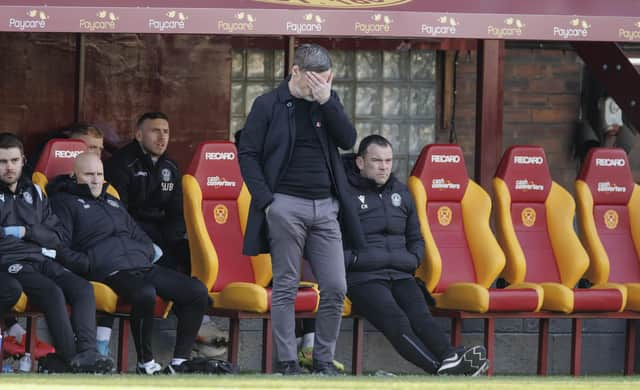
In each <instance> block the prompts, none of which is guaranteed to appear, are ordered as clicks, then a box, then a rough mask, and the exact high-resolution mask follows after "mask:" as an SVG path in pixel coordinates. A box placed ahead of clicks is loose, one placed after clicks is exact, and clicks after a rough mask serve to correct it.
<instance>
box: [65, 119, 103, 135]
mask: <svg viewBox="0 0 640 390" xmlns="http://www.w3.org/2000/svg"><path fill="white" fill-rule="evenodd" d="M68 131H69V136H70V137H71V138H74V136H77V135H90V136H92V137H95V138H104V134H103V133H102V130H100V129H99V128H97V127H95V126H92V125H90V124H87V123H82V122H80V123H74V124H73V125H71V126H70V127H69V129H68Z"/></svg>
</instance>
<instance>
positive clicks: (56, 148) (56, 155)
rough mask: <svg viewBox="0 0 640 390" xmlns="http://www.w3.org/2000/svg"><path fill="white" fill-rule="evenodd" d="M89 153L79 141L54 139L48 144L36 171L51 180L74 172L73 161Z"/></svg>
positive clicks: (82, 142) (85, 146)
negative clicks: (80, 155)
mask: <svg viewBox="0 0 640 390" xmlns="http://www.w3.org/2000/svg"><path fill="white" fill-rule="evenodd" d="M86 151H87V145H86V144H85V143H84V141H81V140H79V139H64V138H54V139H52V140H50V141H49V142H47V144H46V145H45V146H44V149H43V150H42V154H40V159H39V160H38V162H37V163H36V167H35V171H36V172H40V173H42V174H43V175H45V176H46V178H47V179H51V178H53V177H56V176H58V175H66V174H69V173H71V172H73V160H74V159H75V158H76V157H77V156H78V155H79V154H80V153H84V152H86Z"/></svg>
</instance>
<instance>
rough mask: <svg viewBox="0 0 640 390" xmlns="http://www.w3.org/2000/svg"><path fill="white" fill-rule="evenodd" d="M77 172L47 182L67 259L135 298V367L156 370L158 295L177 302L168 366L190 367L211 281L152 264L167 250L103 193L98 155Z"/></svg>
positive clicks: (87, 157)
mask: <svg viewBox="0 0 640 390" xmlns="http://www.w3.org/2000/svg"><path fill="white" fill-rule="evenodd" d="M73 171H74V173H73V174H72V176H64V175H63V176H58V177H57V178H56V179H55V180H54V181H53V182H51V183H50V184H49V185H48V186H47V192H48V193H49V194H50V196H51V203H52V206H53V209H54V212H55V213H56V214H57V215H58V217H59V218H60V221H61V225H62V229H61V232H60V233H61V235H62V238H63V241H64V242H65V244H67V245H68V247H69V249H66V250H65V253H64V256H63V258H64V259H66V263H65V264H64V265H65V266H66V267H67V268H68V269H70V270H72V271H73V272H75V273H77V274H79V275H82V276H84V277H86V278H87V279H89V280H95V281H99V282H103V283H105V284H107V285H108V286H109V287H111V288H112V289H113V290H114V291H115V292H116V293H117V294H118V295H119V296H121V297H123V298H124V299H125V300H126V301H128V302H130V303H131V304H132V311H131V316H132V320H131V328H132V333H133V339H134V342H135V345H136V351H137V353H138V365H137V372H138V373H140V374H156V373H159V372H160V371H161V369H162V367H161V366H160V364H158V363H156V362H155V360H154V359H153V352H152V350H151V336H152V330H153V312H154V306H155V302H156V295H158V296H160V297H161V298H163V299H165V300H171V301H173V302H174V304H175V313H176V315H177V317H178V328H177V331H176V334H177V335H176V344H175V349H174V354H173V356H174V358H173V359H172V360H171V362H169V364H167V366H166V368H165V370H164V372H165V373H167V374H174V373H176V372H183V371H185V370H184V369H183V367H187V365H184V366H183V365H182V363H184V362H185V361H186V360H187V359H189V357H190V354H191V349H192V347H193V343H194V340H195V338H196V335H197V333H198V328H199V327H200V323H201V322H202V316H203V314H204V312H205V310H206V308H207V307H208V293H207V289H206V287H205V286H204V285H203V284H202V283H201V282H200V281H198V280H197V279H193V278H190V277H188V276H186V275H184V274H181V273H178V272H176V271H174V270H171V269H168V268H164V267H161V266H157V265H154V264H153V262H154V261H156V260H157V259H158V258H160V257H161V256H162V252H161V250H160V248H159V247H157V246H156V245H155V244H154V243H153V242H152V241H151V239H150V238H149V236H147V234H146V233H145V232H144V231H143V230H142V229H141V228H140V227H139V226H138V225H137V224H136V222H135V221H134V220H133V218H131V216H130V215H129V213H127V210H126V209H125V207H124V206H123V204H122V203H121V202H120V201H119V200H118V199H116V198H114V197H113V196H111V195H109V194H107V193H106V187H107V186H106V185H105V183H104V170H103V167H102V162H101V161H100V159H99V158H98V157H97V156H96V155H94V154H89V153H84V154H81V155H80V156H78V157H77V158H76V160H75V162H74V170H73Z"/></svg>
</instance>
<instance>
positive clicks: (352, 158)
mask: <svg viewBox="0 0 640 390" xmlns="http://www.w3.org/2000/svg"><path fill="white" fill-rule="evenodd" d="M343 162H344V164H345V169H346V171H347V178H348V180H349V183H351V185H352V186H354V187H356V188H357V189H359V190H361V191H371V192H378V193H382V192H384V191H385V190H387V189H393V187H394V185H395V182H396V181H397V180H398V179H396V177H395V176H394V175H393V173H392V174H391V175H390V176H389V180H387V182H386V183H385V184H384V185H382V186H378V183H376V182H375V180H373V179H369V178H367V177H364V176H362V175H361V174H360V170H359V169H358V166H357V165H356V155H355V153H350V154H347V155H344V156H343Z"/></svg>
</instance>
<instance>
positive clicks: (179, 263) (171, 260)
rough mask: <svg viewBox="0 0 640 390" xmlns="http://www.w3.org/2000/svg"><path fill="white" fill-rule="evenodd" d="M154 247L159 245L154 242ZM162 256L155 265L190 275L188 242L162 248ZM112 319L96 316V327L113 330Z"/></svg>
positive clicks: (184, 241)
mask: <svg viewBox="0 0 640 390" xmlns="http://www.w3.org/2000/svg"><path fill="white" fill-rule="evenodd" d="M156 245H159V244H158V243H157V242H156ZM162 252H163V255H162V257H161V258H160V259H159V260H158V261H157V262H156V265H159V266H162V267H165V268H169V269H172V270H174V271H178V272H179V273H181V274H185V275H191V262H190V258H191V257H190V255H189V241H187V240H178V241H174V242H173V243H170V244H168V246H165V247H163V248H162ZM114 320H115V319H114V318H113V317H111V316H108V315H100V314H99V315H98V326H104V327H106V328H113V323H114Z"/></svg>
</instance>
